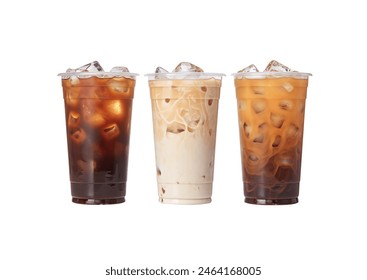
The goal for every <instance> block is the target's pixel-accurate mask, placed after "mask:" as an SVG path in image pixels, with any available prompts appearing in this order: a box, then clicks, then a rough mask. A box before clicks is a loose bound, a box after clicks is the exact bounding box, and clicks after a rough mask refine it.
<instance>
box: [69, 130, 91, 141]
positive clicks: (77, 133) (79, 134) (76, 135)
mask: <svg viewBox="0 0 367 280" xmlns="http://www.w3.org/2000/svg"><path fill="white" fill-rule="evenodd" d="M69 134H70V137H71V139H72V140H73V141H74V142H75V143H77V144H81V143H83V142H84V140H85V139H86V138H87V135H86V134H85V131H84V129H82V128H75V129H70V130H69Z"/></svg>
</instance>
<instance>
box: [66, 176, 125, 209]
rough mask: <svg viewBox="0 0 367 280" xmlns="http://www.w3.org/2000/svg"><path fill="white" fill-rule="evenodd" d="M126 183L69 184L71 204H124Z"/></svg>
mask: <svg viewBox="0 0 367 280" xmlns="http://www.w3.org/2000/svg"><path fill="white" fill-rule="evenodd" d="M125 195H126V182H122V183H121V182H119V183H76V182H71V196H72V202H74V203H78V204H89V205H99V204H117V203H123V202H125Z"/></svg>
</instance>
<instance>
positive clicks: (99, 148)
mask: <svg viewBox="0 0 367 280" xmlns="http://www.w3.org/2000/svg"><path fill="white" fill-rule="evenodd" d="M62 86H63V94H64V101H65V116H66V130H67V142H68V153H69V170H70V181H71V193H72V201H73V202H75V203H82V204H114V203H122V202H124V201H125V194H126V181H127V169H128V155H129V139H130V122H131V110H132V100H133V95H134V86H135V77H134V75H130V74H129V73H124V74H122V73H109V72H98V73H86V72H81V73H65V74H63V79H62Z"/></svg>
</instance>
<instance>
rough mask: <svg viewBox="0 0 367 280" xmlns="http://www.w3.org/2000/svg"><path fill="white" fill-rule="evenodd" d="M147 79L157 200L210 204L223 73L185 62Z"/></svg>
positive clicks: (157, 72)
mask: <svg viewBox="0 0 367 280" xmlns="http://www.w3.org/2000/svg"><path fill="white" fill-rule="evenodd" d="M148 76H149V86H150V95H151V102H152V114H153V128H154V140H155V154H156V169H157V181H158V194H159V200H160V201H161V202H163V203H173V204H203V203H209V202H210V201H211V195H212V184H213V173H214V156H215V142H216V129H217V114H218V101H219V95H220V87H221V77H222V74H213V73H205V72H203V71H202V70H201V69H200V68H199V67H197V66H195V65H192V64H190V63H185V62H184V63H180V64H179V65H178V66H177V67H176V69H175V70H174V71H173V72H168V71H165V70H164V69H163V68H160V67H159V68H157V71H156V73H154V74H149V75H148Z"/></svg>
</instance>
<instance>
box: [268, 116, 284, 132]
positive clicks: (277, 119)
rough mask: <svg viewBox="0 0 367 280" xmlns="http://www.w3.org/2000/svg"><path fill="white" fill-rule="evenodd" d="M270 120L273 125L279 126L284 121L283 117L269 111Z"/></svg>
mask: <svg viewBox="0 0 367 280" xmlns="http://www.w3.org/2000/svg"><path fill="white" fill-rule="evenodd" d="M270 122H271V124H272V125H273V126H274V127H276V128H281V127H282V125H283V122H284V117H283V116H281V115H278V114H275V113H271V114H270Z"/></svg>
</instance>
